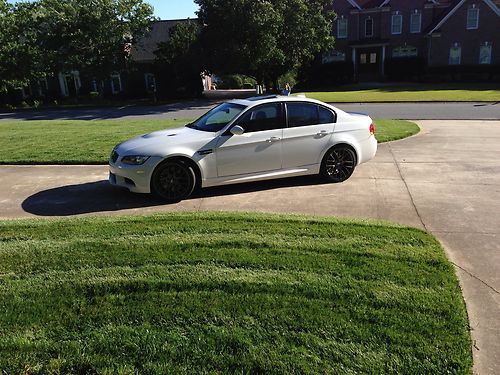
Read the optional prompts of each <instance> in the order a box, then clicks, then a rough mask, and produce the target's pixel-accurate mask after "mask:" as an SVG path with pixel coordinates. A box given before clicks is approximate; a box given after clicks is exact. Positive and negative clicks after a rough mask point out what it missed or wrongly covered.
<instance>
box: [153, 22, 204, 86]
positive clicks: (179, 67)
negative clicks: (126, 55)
mask: <svg viewBox="0 0 500 375" xmlns="http://www.w3.org/2000/svg"><path fill="white" fill-rule="evenodd" d="M199 32H200V27H199V25H198V24H197V23H196V22H194V21H187V22H179V23H177V24H175V25H174V26H172V27H171V28H170V30H169V38H168V41H167V42H163V43H159V45H158V49H157V50H156V51H155V54H156V66H157V69H158V71H159V74H160V76H161V77H162V79H161V81H163V82H169V87H168V89H169V90H170V91H171V90H172V89H173V90H176V91H185V93H186V94H188V95H193V94H194V95H196V94H199V93H200V92H201V91H202V90H203V87H202V84H201V78H200V73H201V72H202V70H203V62H202V60H201V59H200V56H201V50H200V45H199V42H198V35H199ZM163 91H165V90H163ZM177 94H179V92H177Z"/></svg>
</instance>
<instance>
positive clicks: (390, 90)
mask: <svg viewBox="0 0 500 375" xmlns="http://www.w3.org/2000/svg"><path fill="white" fill-rule="evenodd" d="M306 95H307V97H308V98H313V99H318V100H321V101H324V102H329V103H370V102H372V103H376V102H498V101H500V85H499V84H484V83H476V84H468V83H456V84H450V83H448V84H447V83H442V84H407V85H401V84H397V85H383V86H379V87H366V86H363V85H345V86H339V87H338V88H337V89H333V90H328V91H317V92H307V93H306Z"/></svg>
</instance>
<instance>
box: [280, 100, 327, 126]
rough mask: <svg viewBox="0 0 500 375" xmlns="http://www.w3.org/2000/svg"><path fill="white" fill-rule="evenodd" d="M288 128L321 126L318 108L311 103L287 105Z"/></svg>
mask: <svg viewBox="0 0 500 375" xmlns="http://www.w3.org/2000/svg"><path fill="white" fill-rule="evenodd" d="M286 108H287V113H288V127H289V128H296V127H299V126H307V125H317V124H319V123H320V122H319V114H318V106H317V105H316V104H309V103H287V105H286Z"/></svg>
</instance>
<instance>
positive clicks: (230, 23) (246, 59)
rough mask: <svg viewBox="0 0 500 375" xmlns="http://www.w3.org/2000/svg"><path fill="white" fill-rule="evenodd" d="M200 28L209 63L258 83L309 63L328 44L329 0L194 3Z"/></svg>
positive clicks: (210, 0)
mask: <svg viewBox="0 0 500 375" xmlns="http://www.w3.org/2000/svg"><path fill="white" fill-rule="evenodd" d="M195 2H196V3H197V4H198V5H199V6H200V11H199V12H198V16H199V18H200V21H201V23H202V24H203V25H205V27H204V28H203V30H202V34H201V39H202V43H203V46H204V48H205V52H204V54H205V56H207V57H208V59H209V61H208V64H209V65H210V66H211V67H212V68H216V69H217V70H218V71H222V72H223V73H241V74H246V75H248V76H251V77H254V78H256V79H257V80H258V81H259V82H260V83H263V82H271V83H273V84H275V83H276V82H277V79H278V77H280V76H281V75H283V74H285V73H287V72H288V71H290V70H293V69H295V68H297V67H299V66H300V65H302V64H303V63H304V62H306V61H308V60H311V59H312V58H314V56H315V55H316V54H317V53H318V52H320V51H321V50H323V49H329V48H331V47H332V45H333V38H332V37H331V24H332V22H333V19H334V17H335V16H334V14H333V12H330V11H326V9H331V5H332V3H333V1H332V0H266V1H254V0H195Z"/></svg>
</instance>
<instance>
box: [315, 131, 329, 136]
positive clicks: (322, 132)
mask: <svg viewBox="0 0 500 375" xmlns="http://www.w3.org/2000/svg"><path fill="white" fill-rule="evenodd" d="M327 134H328V132H327V131H326V130H322V131H320V132H319V133H316V135H319V136H323V135H327Z"/></svg>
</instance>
